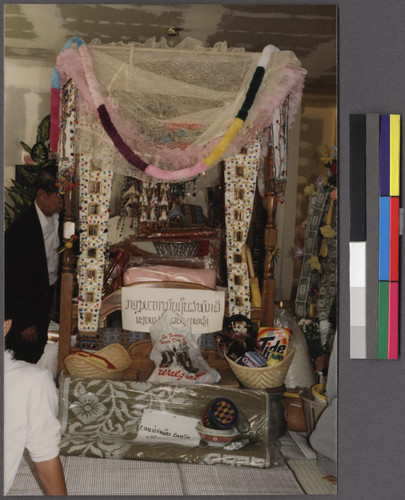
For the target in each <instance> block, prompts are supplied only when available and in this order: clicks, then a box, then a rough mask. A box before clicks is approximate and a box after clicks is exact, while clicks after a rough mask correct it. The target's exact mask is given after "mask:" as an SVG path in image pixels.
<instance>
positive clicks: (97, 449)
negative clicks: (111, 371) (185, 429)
mask: <svg viewBox="0 0 405 500" xmlns="http://www.w3.org/2000/svg"><path fill="white" fill-rule="evenodd" d="M59 388H60V403H59V410H60V420H61V425H62V440H61V454H64V455H75V456H89V457H100V458H120V459H130V460H136V459H139V460H154V461H170V462H186V463H202V464H226V465H235V466H248V467H258V468H266V467H269V466H270V449H269V445H270V443H269V437H268V436H269V410H268V397H267V394H266V392H265V391H264V390H261V389H253V390H252V389H233V388H225V387H220V386H212V385H198V386H187V385H175V384H151V383H147V382H135V381H113V380H93V379H81V378H72V377H69V376H62V377H61V379H60V381H59ZM218 397H225V398H228V399H231V400H232V401H233V402H234V403H235V405H236V406H237V407H238V409H239V412H240V414H241V415H242V417H243V418H246V419H247V420H248V421H249V424H250V430H249V432H248V433H247V434H246V435H243V436H241V437H240V438H239V439H242V438H243V439H247V444H246V445H245V446H244V447H243V448H242V449H239V450H226V449H225V448H221V447H212V446H208V445H207V444H206V443H204V442H202V441H200V443H199V445H197V446H187V445H185V446H184V445H179V444H173V443H169V442H168V443H166V442H164V440H163V441H160V442H159V443H157V442H156V443H155V442H153V443H145V442H139V441H137V440H136V438H137V435H138V432H139V426H140V422H141V419H142V415H143V412H144V410H146V409H148V410H151V409H152V410H159V411H165V412H169V413H172V414H175V415H180V416H186V417H193V418H198V419H199V418H200V417H201V413H202V411H203V410H204V408H205V406H206V405H207V404H208V403H209V402H210V401H212V400H213V399H215V398H218Z"/></svg>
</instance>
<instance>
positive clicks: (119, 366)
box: [65, 344, 131, 380]
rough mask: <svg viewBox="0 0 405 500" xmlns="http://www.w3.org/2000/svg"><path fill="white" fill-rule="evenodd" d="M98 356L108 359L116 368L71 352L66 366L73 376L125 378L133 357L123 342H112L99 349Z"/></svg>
mask: <svg viewBox="0 0 405 500" xmlns="http://www.w3.org/2000/svg"><path fill="white" fill-rule="evenodd" d="M96 354H97V355H98V356H102V357H103V358H106V359H108V361H110V363H112V364H113V365H114V366H115V369H112V368H105V367H104V366H100V365H97V364H96V363H94V362H93V361H91V358H85V357H82V356H78V355H77V354H69V356H67V357H66V358H65V366H66V368H67V370H68V372H69V374H70V375H72V377H84V378H95V379H112V380H119V379H122V378H124V372H125V370H126V369H127V368H129V366H130V365H131V358H130V356H129V354H128V352H127V350H126V349H125V348H124V347H123V346H122V345H121V344H110V345H108V346H107V347H104V349H101V350H100V351H97V353H96Z"/></svg>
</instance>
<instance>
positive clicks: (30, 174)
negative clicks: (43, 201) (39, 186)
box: [20, 168, 37, 184]
mask: <svg viewBox="0 0 405 500" xmlns="http://www.w3.org/2000/svg"><path fill="white" fill-rule="evenodd" d="M20 173H21V175H22V176H23V177H24V179H25V180H26V181H27V182H28V184H34V180H35V177H36V174H37V172H36V171H35V172H34V171H33V170H31V171H29V170H28V169H27V168H22V169H20Z"/></svg>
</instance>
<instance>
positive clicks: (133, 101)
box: [56, 38, 306, 178]
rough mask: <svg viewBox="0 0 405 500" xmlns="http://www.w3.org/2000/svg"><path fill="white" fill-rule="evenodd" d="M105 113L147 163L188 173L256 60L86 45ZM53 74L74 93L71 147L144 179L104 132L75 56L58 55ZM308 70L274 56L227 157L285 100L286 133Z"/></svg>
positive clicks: (222, 125) (210, 51)
mask: <svg viewBox="0 0 405 500" xmlns="http://www.w3.org/2000/svg"><path fill="white" fill-rule="evenodd" d="M87 48H88V51H89V54H90V56H91V60H92V65H93V70H94V74H95V77H96V80H97V82H98V85H99V88H100V90H101V93H102V95H103V98H104V102H105V104H106V108H107V110H108V113H109V115H110V117H111V120H112V122H113V123H114V125H115V127H116V129H117V130H118V132H119V134H120V136H121V137H122V139H123V140H124V141H125V142H126V143H127V144H128V145H129V146H130V147H131V149H132V150H133V151H134V152H135V153H136V154H137V155H139V156H140V157H141V158H142V159H143V160H144V161H146V162H147V163H151V164H153V165H155V166H158V167H160V168H162V169H168V170H178V169H182V168H186V167H190V166H193V165H194V164H196V163H197V162H198V161H200V160H202V159H203V158H204V157H206V156H208V154H209V153H210V152H211V151H212V150H213V149H214V147H215V146H216V144H217V143H218V142H219V140H220V139H221V137H222V136H223V135H224V133H225V132H226V130H227V128H228V127H229V125H230V124H231V123H232V120H233V119H234V117H235V116H236V114H237V112H238V110H239V109H240V106H241V105H242V103H243V101H244V99H245V95H246V92H247V90H248V87H249V83H250V81H251V78H252V75H253V74H254V71H255V69H256V66H257V64H258V61H259V59H260V55H261V54H260V53H253V52H246V51H244V49H240V48H237V49H235V48H228V46H227V44H226V42H221V43H217V44H215V45H214V46H213V47H210V48H206V47H204V46H203V44H202V43H201V42H200V41H198V40H194V39H191V38H187V39H185V40H183V41H182V42H180V43H179V44H178V45H177V46H176V47H175V48H170V47H169V46H168V44H167V42H166V40H165V39H161V41H160V42H157V41H156V39H154V38H152V39H150V40H147V41H146V42H145V43H136V42H133V43H128V44H127V43H122V42H120V43H113V44H102V43H101V42H100V41H99V40H95V41H93V42H91V43H90V44H88V45H87ZM56 68H57V69H58V70H59V72H60V74H61V78H62V84H63V83H64V81H66V80H68V79H69V78H72V80H73V82H74V83H75V85H76V86H77V88H78V106H77V109H78V123H77V125H76V139H75V140H76V148H77V149H78V150H79V151H80V152H91V154H92V156H93V158H94V159H95V160H96V161H97V160H99V161H101V162H105V161H106V158H108V163H110V164H111V168H112V170H113V171H115V172H117V173H120V174H123V175H130V176H134V177H138V178H142V177H143V175H142V174H141V173H140V172H139V171H138V170H137V169H136V168H135V167H132V166H131V165H130V164H129V163H128V162H127V161H126V160H125V158H124V157H123V156H121V154H120V153H119V152H118V151H117V150H116V149H115V147H114V145H113V143H112V141H111V139H110V138H109V137H108V135H107V133H106V132H105V131H104V129H103V128H102V125H101V123H100V121H99V118H98V114H97V110H96V106H95V104H94V101H93V98H92V95H91V93H90V91H89V87H88V85H87V81H86V78H85V74H84V71H83V67H82V63H81V58H80V55H79V52H78V51H77V50H76V49H75V48H69V49H67V50H64V51H62V52H61V53H60V54H59V56H58V59H57V65H56ZM305 74H306V71H305V70H304V69H302V68H301V65H300V62H299V61H298V59H297V58H296V56H295V55H294V53H293V52H290V51H278V52H275V53H274V54H273V55H272V56H271V58H270V61H269V63H268V65H267V68H266V72H265V75H264V78H263V82H262V85H261V87H260V89H259V91H258V93H257V96H256V99H255V101H254V103H253V106H252V107H251V109H250V111H249V115H248V118H247V120H246V122H245V124H244V126H243V128H242V130H241V131H240V132H239V134H238V135H237V136H236V138H235V139H234V140H233V142H232V144H231V146H230V147H229V149H228V150H227V152H226V157H227V156H229V155H231V154H235V153H237V152H239V151H240V149H241V148H242V147H244V146H245V145H246V144H247V143H248V142H249V141H250V140H252V139H254V138H256V137H258V135H260V133H261V130H262V129H263V127H267V126H269V125H270V123H271V118H272V116H273V113H274V111H275V109H276V108H277V107H279V106H280V105H281V104H282V103H283V102H284V100H285V98H286V97H287V96H289V126H291V125H292V123H293V122H294V118H295V116H296V113H297V110H298V108H299V105H300V101H301V97H302V90H303V84H304V78H305Z"/></svg>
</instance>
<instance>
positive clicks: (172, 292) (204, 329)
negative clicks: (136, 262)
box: [121, 286, 225, 334]
mask: <svg viewBox="0 0 405 500" xmlns="http://www.w3.org/2000/svg"><path fill="white" fill-rule="evenodd" d="M121 297H122V299H121V300H122V305H121V312H122V328H124V329H125V330H129V331H132V332H149V331H150V327H151V325H153V324H154V323H156V321H157V320H158V319H159V318H160V317H161V316H162V314H163V313H164V312H165V311H168V310H169V311H172V312H176V313H178V314H180V316H183V318H185V319H186V320H187V321H188V323H189V325H190V327H191V332H192V333H197V334H200V333H212V332H218V331H220V330H222V321H223V317H224V308H225V293H224V292H222V291H214V290H192V289H176V288H161V289H159V288H147V287H142V286H134V287H125V286H124V287H122V289H121Z"/></svg>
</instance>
